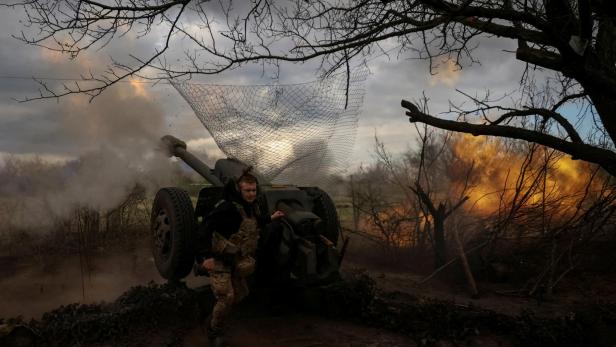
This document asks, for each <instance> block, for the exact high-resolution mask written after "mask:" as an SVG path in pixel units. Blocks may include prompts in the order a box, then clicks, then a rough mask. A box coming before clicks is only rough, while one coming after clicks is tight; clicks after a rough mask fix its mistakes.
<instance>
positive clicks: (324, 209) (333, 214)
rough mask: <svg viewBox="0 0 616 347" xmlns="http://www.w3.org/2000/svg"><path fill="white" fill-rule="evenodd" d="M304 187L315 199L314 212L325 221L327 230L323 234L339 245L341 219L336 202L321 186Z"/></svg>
mask: <svg viewBox="0 0 616 347" xmlns="http://www.w3.org/2000/svg"><path fill="white" fill-rule="evenodd" d="M303 189H304V190H306V192H307V193H308V195H310V196H311V197H312V198H313V199H314V200H313V204H314V207H313V208H312V212H313V213H314V214H316V215H317V216H319V218H321V219H322V220H323V222H324V223H325V228H324V230H325V232H324V233H323V236H325V237H326V238H327V239H328V240H330V241H331V242H333V243H334V245H336V246H337V245H338V238H339V236H340V220H339V219H338V211H337V210H336V204H334V201H333V200H332V198H330V197H329V195H328V194H327V193H326V192H325V191H324V190H323V189H321V188H318V187H306V188H303Z"/></svg>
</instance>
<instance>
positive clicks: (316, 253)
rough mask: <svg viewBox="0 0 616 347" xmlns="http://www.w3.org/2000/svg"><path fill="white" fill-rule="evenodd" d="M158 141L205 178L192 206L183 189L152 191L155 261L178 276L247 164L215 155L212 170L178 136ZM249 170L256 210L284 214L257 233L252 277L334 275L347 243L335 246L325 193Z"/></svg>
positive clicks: (306, 280) (321, 278)
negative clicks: (271, 179)
mask: <svg viewBox="0 0 616 347" xmlns="http://www.w3.org/2000/svg"><path fill="white" fill-rule="evenodd" d="M162 144H163V148H164V149H165V150H166V151H167V152H168V154H169V156H175V157H178V158H180V159H182V160H183V161H184V162H185V163H186V164H188V165H189V166H190V167H191V168H193V169H194V170H195V171H196V172H197V173H199V174H200V175H201V176H202V177H203V178H205V179H206V180H207V181H208V182H209V183H210V186H207V187H204V188H203V189H201V191H200V192H199V197H198V199H197V202H196V205H195V207H194V208H193V205H192V201H191V199H190V197H189V196H188V193H187V192H186V191H184V190H182V189H179V188H175V187H172V188H162V189H161V190H159V192H158V193H157V194H156V198H155V200H154V204H153V206H152V215H151V231H152V236H153V254H154V260H155V263H156V267H157V268H158V271H159V273H160V274H161V276H163V277H164V278H167V279H170V280H177V279H181V278H184V277H185V276H187V275H188V274H189V273H190V271H191V269H192V268H193V265H194V262H195V243H196V241H197V238H198V237H199V234H200V232H202V231H203V229H204V225H205V223H206V221H207V218H208V215H210V213H211V212H212V211H213V210H214V208H215V206H216V204H217V203H218V202H220V201H221V200H223V199H225V198H226V196H225V194H226V188H227V185H229V184H233V182H234V180H235V179H236V178H237V177H239V176H240V175H241V174H242V173H243V172H244V170H246V168H247V167H248V166H247V165H246V164H245V163H242V162H241V161H239V160H236V159H233V158H227V159H220V160H218V161H217V162H216V164H215V166H214V169H211V168H209V167H208V166H207V165H206V164H205V163H203V162H202V161H201V160H199V159H198V158H197V157H195V156H194V155H192V154H191V153H190V152H188V151H187V147H186V143H184V142H183V141H181V140H179V139H177V138H175V137H173V136H170V135H167V136H164V137H163V138H162ZM251 174H253V175H254V176H255V178H256V179H257V182H258V190H259V196H258V199H257V203H258V204H259V208H260V210H261V211H263V212H264V213H269V214H271V213H273V212H274V211H276V210H281V211H283V212H284V213H285V216H284V217H283V218H282V219H281V221H280V222H277V223H272V224H270V225H269V226H268V227H267V228H266V230H264V231H263V233H262V235H261V240H260V242H259V248H258V250H257V272H256V276H257V279H258V280H259V279H262V280H264V281H267V282H271V281H274V282H276V281H287V280H292V281H295V282H299V283H302V284H313V283H323V282H327V281H330V280H334V279H337V278H338V277H339V268H340V263H341V261H342V256H341V254H344V248H346V243H345V244H344V245H343V247H342V251H339V250H338V248H337V247H336V246H337V244H338V238H339V235H340V222H339V220H338V214H337V212H336V208H335V205H334V203H333V201H332V199H331V198H330V197H329V195H327V193H325V192H324V191H323V190H321V189H319V188H317V187H298V186H294V185H274V184H272V183H271V182H269V181H267V180H266V179H265V178H264V177H263V176H262V175H260V174H259V173H258V172H254V171H252V172H251Z"/></svg>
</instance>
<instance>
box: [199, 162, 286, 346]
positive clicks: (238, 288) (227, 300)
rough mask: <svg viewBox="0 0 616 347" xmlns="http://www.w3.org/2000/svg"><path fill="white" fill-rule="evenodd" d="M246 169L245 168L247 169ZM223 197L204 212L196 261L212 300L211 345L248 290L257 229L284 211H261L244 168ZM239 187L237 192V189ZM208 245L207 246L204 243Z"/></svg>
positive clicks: (219, 339)
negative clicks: (207, 278) (206, 275)
mask: <svg viewBox="0 0 616 347" xmlns="http://www.w3.org/2000/svg"><path fill="white" fill-rule="evenodd" d="M247 171H248V170H247ZM233 188H234V189H231V190H232V192H230V193H228V194H227V199H226V200H223V201H221V202H219V203H218V204H217V205H216V207H215V208H214V211H213V212H212V213H211V214H210V215H208V217H207V219H206V223H205V230H204V232H203V233H202V237H205V240H204V241H203V242H202V243H203V244H204V245H205V247H204V248H203V249H202V250H201V251H199V252H198V255H197V257H198V259H197V262H198V263H199V264H201V267H202V268H203V269H205V270H207V272H208V273H209V276H210V280H211V287H212V291H213V292H214V296H215V298H216V304H215V305H214V309H213V310H212V315H211V319H210V322H209V325H208V338H209V339H210V342H211V345H213V346H223V345H224V342H223V340H222V332H223V328H224V325H225V322H226V318H227V317H228V315H229V313H230V311H231V308H232V306H233V305H234V304H236V303H238V302H240V301H241V300H242V299H243V298H245V297H246V296H247V295H248V293H249V288H248V285H247V283H246V277H247V276H249V275H251V274H252V273H253V272H254V270H255V254H256V250H257V244H258V240H259V233H260V229H261V228H262V227H263V226H264V225H265V224H267V223H270V222H271V221H272V220H276V219H278V218H280V217H282V216H284V213H283V212H282V211H276V212H274V213H273V214H272V215H271V216H268V215H263V214H261V212H260V211H259V206H258V204H257V203H256V199H257V180H256V178H255V177H254V176H253V175H251V174H250V173H248V172H244V173H243V174H242V175H241V176H240V177H239V178H238V179H237V181H236V184H234V185H233ZM238 191H239V192H238ZM208 246H210V247H208Z"/></svg>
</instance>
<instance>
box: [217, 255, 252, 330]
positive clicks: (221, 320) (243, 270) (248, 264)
mask: <svg viewBox="0 0 616 347" xmlns="http://www.w3.org/2000/svg"><path fill="white" fill-rule="evenodd" d="M215 263H216V265H215V267H214V270H213V271H211V272H210V281H211V287H212V291H213V292H214V297H215V298H216V303H215V304H214V309H213V310H212V318H211V321H210V327H209V328H210V333H213V334H220V333H222V330H223V328H224V326H225V323H226V321H227V318H228V316H229V314H230V313H231V309H232V307H233V305H234V304H236V303H239V302H240V301H242V300H243V299H244V298H245V297H246V296H248V294H249V293H250V290H249V288H248V283H247V281H246V277H247V276H249V275H251V274H252V272H253V271H254V259H252V257H245V258H244V259H242V260H240V261H239V262H238V263H237V265H236V266H234V267H230V266H228V265H224V264H223V263H222V262H221V261H218V260H216V261H215Z"/></svg>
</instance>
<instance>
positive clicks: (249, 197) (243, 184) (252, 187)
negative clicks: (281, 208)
mask: <svg viewBox="0 0 616 347" xmlns="http://www.w3.org/2000/svg"><path fill="white" fill-rule="evenodd" d="M237 186H238V189H239V191H240V194H241V196H242V199H243V200H244V201H246V202H248V203H252V202H254V201H255V200H256V199H257V179H256V178H255V176H253V175H251V174H249V173H244V174H242V176H240V178H239V179H238V180H237Z"/></svg>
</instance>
